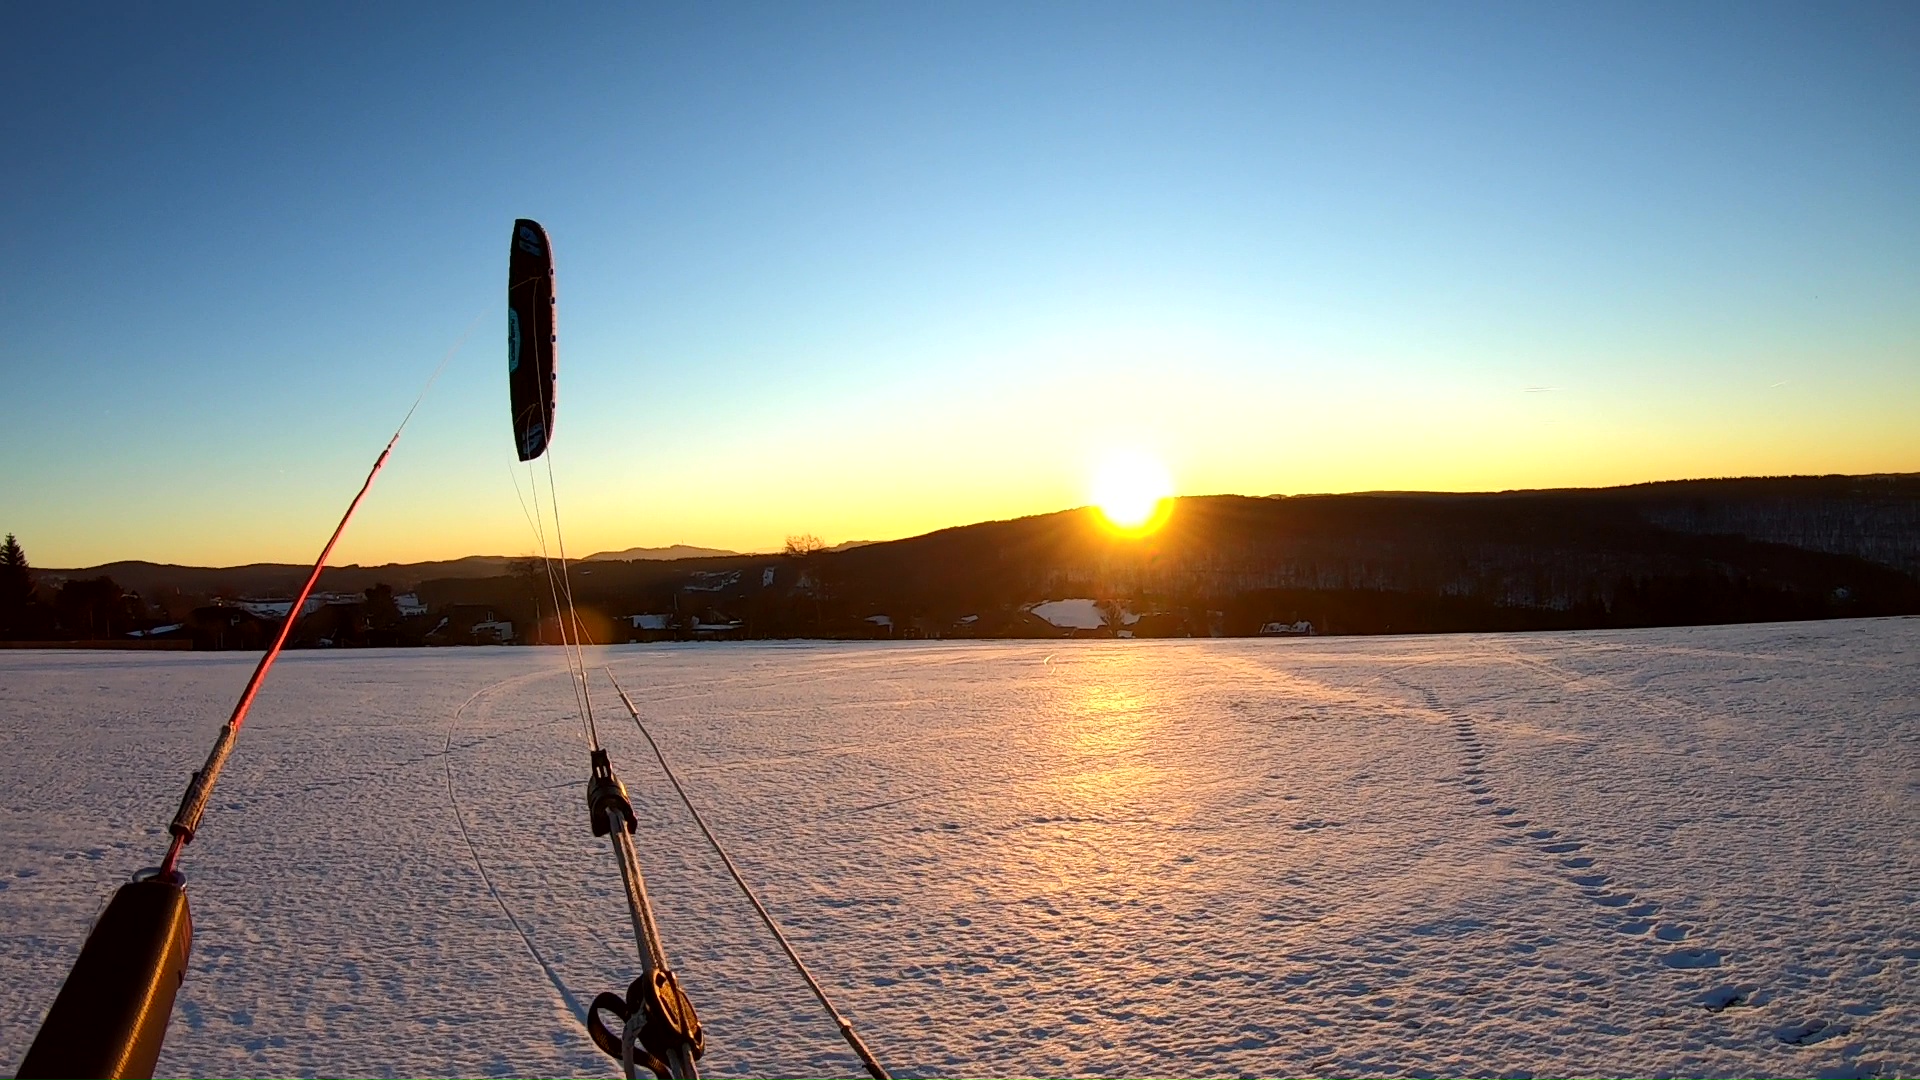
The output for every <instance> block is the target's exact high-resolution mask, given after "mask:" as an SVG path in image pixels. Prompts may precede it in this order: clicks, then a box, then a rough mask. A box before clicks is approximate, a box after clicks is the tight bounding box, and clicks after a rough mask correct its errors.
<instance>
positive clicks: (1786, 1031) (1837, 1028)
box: [1773, 1020, 1853, 1046]
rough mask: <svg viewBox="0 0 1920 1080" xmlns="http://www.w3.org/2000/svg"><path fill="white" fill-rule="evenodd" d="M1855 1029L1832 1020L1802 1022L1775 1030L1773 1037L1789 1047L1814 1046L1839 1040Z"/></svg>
mask: <svg viewBox="0 0 1920 1080" xmlns="http://www.w3.org/2000/svg"><path fill="white" fill-rule="evenodd" d="M1852 1030H1853V1029H1852V1028H1850V1027H1848V1026H1847V1025H1845V1024H1836V1023H1833V1022H1832V1021H1830V1020H1801V1021H1799V1022H1798V1023H1793V1024H1787V1025H1784V1026H1782V1027H1777V1028H1774V1029H1773V1037H1774V1038H1776V1039H1779V1040H1780V1041H1781V1042H1783V1043H1786V1044H1788V1045H1789V1046H1812V1045H1813V1044H1814V1043H1821V1042H1826V1041H1827V1040H1828V1039H1834V1038H1838V1037H1840V1036H1842V1035H1845V1034H1847V1033H1848V1032H1849V1031H1852Z"/></svg>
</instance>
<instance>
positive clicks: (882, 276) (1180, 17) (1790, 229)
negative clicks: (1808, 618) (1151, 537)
mask: <svg viewBox="0 0 1920 1080" xmlns="http://www.w3.org/2000/svg"><path fill="white" fill-rule="evenodd" d="M0 31H3V32H4V36H5V39H6V40H7V41H8V50H7V51H8V60H7V63H6V65H5V66H4V68H0V86H3V87H4V91H5V100H6V101H7V102H8V103H9V107H8V108H7V110H6V112H5V115H4V118H3V119H0V135H4V140H5V145H6V146H7V147H8V151H7V153H6V154H5V155H4V157H0V189H3V190H4V195H5V198H4V200H0V215H4V221H3V223H4V229H0V254H3V256H4V265H5V266H6V268H7V269H6V287H5V289H4V290H0V319H4V322H5V325H6V328H7V329H6V333H5V334H4V335H0V369H3V373H4V379H5V382H4V385H5V386H6V393H5V396H4V406H0V409H3V410H4V413H3V414H0V415H3V416H4V424H0V454H4V459H5V469H4V471H3V472H0V530H5V531H13V532H17V533H19V534H20V536H21V539H22V541H23V543H24V544H25V545H26V547H27V551H28V554H29V556H30V557H31V558H32V559H33V560H34V562H35V563H36V564H38V565H43V566H59V565H81V564H86V563H94V562H100V561H106V560H108V559H115V558H150V559H158V560H167V561H184V562H198V563H233V562H244V561H254V560H288V561H297V560H301V559H308V558H311V557H312V554H313V553H314V551H315V550H316V549H317V547H318V545H319V543H320V541H321V540H322V539H323V538H324V536H325V533H326V531H327V530H328V529H329V528H330V527H331V524H332V521H333V519H334V518H335V517H336V516H337V515H338V513H339V511H340V509H341V508H343V507H344V505H345V502H346V500H347V498H348V497H349V496H350V495H351V494H352V492H353V490H354V489H355V488H356V487H357V486H358V483H359V480H360V477H361V475H362V473H363V472H364V470H365V468H366V466H367V465H368V464H370V463H371V460H372V458H373V457H374V455H375V454H376V453H377V452H378V450H379V448H380V446H381V444H382V443H383V442H384V440H385V437H386V435H387V434H388V432H390V431H391V429H392V426H393V425H394V424H395V423H396V422H397V420H398V418H399V415H400V414H401V413H402V412H404V410H405V408H406V406H407V404H408V403H409V402H410V401H411V400H412V399H413V396H414V394H415V393H416V391H417V390H418V389H419V386H420V384H421V382H422V381H423V380H424V379H425V378H426V376H427V374H428V373H429V372H430V371H431V370H432V369H433V367H434V365H435V364H436V363H437V362H438V361H439V358H440V356H441V355H442V354H443V353H444V352H445V351H446V350H447V349H448V348H449V347H450V346H452V345H453V344H454V343H455V341H456V340H457V339H459V338H460V337H461V335H462V334H463V332H465V331H467V330H468V328H469V327H472V328H473V331H472V336H471V338H470V339H469V340H468V341H467V343H466V346H465V347H464V348H463V349H462V351H461V352H460V353H459V354H458V355H457V356H456V357H455V359H454V361H453V363H452V365H451V366H450V368H449V369H448V373H447V375H446V376H445V377H444V379H443V380H442V382H441V383H440V384H439V386H438V387H437V388H436V389H435V390H434V392H433V395H432V396H431V397H429V399H428V400H427V402H426V404H425V405H424V406H423V408H422V411H421V414H420V415H419V417H418V418H417V419H416V421H415V423H414V426H413V428H411V429H410V430H409V433H408V436H407V438H406V439H405V440H403V442H402V444H401V447H400V450H399V451H398V453H397V454H396V457H395V461H394V464H393V465H392V466H391V468H390V471H389V473H388V475H387V476H386V477H384V478H383V479H382V481H381V484H380V486H379V487H378V488H376V491H375V494H374V495H373V496H372V497H371V499H370V500H369V503H368V505H367V508H366V510H365V511H363V514H364V520H363V521H362V522H361V523H360V524H359V525H358V526H357V531H356V532H354V533H353V534H352V536H351V539H350V543H349V544H348V545H347V548H346V549H345V550H344V551H343V552H342V558H344V559H346V560H358V561H363V562H365V561H385V560H388V559H415V558H424V557H438V556H454V555H459V554H467V553H482V552H485V553H514V552H519V551H525V550H528V549H529V548H530V546H531V545H532V539H531V537H530V534H529V530H528V526H527V523H526V521H525V519H524V517H523V515H522V511H521V509H520V507H519V505H518V504H517V502H516V498H515V489H514V486H513V483H512V480H511V479H510V477H511V476H512V473H511V472H510V470H509V465H508V463H509V462H511V461H512V460H513V455H512V448H511V444H510V439H509V435H508V430H507V424H506V408H505V403H504V392H505V389H504V384H505V379H504V369H505V364H504V362H503V361H504V355H503V354H504V347H503V342H504V336H505V335H504V327H503V324H504V311H503V307H504V304H503V299H504V280H503V279H504V275H505V272H506V271H505V264H506V248H507V238H508V231H509V227H510V225H511V223H512V220H513V219H514V218H515V217H516V216H530V217H535V218H538V219H539V220H541V221H542V222H544V223H545V224H546V226H547V227H548V229H549V231H550V232H551V233H552V235H553V238H554V246H555V250H556V254H557V257H558V260H559V273H560V329H561V342H562V345H561V349H562V354H561V355H562V359H561V365H562V372H561V391H560V418H559V422H558V425H557V433H556V434H557V440H556V453H557V461H556V469H557V474H558V476H559V484H560V493H561V500H562V506H563V511H564V512H565V513H566V515H567V525H568V541H569V547H570V549H571V550H573V552H574V553H575V554H579V553H582V552H585V551H588V550H594V549H600V548H613V547H626V546H630V545H636V544H648V545H654V544H669V543H675V542H685V543H692V544H705V545H710V546H724V547H734V548H763V549H764V548H766V547H769V546H777V545H778V543H779V542H780V540H781V538H782V537H783V536H785V535H786V534H788V533H793V532H802V531H806V532H812V533H816V534H818V535H821V536H823V537H825V538H826V539H828V540H829V541H837V540H843V539H854V538H885V537H889V536H899V535H906V534H910V533H914V532H919V531H924V530H926V529H930V528H936V527H940V526H944V525H948V524H958V523H963V522H966V521H973V520H979V519H983V518H991V517H1006V516H1013V515H1016V514H1023V513H1034V512H1042V511H1047V510H1052V509H1058V508H1062V507H1066V506H1071V505H1076V504H1078V503H1080V502H1083V501H1085V498H1084V491H1085V482H1086V477H1087V476H1088V474H1089V471H1090V469H1091V468H1092V464H1093V463H1094V462H1097V461H1098V460H1099V459H1100V458H1101V456H1102V455H1103V454H1106V453H1109V452H1110V451H1112V450H1113V449H1114V448H1115V447H1133V448H1136V449H1137V448H1141V447H1144V448H1146V449H1147V450H1148V451H1149V452H1151V453H1153V454H1155V455H1158V456H1159V457H1160V458H1162V459H1163V460H1164V461H1165V462H1166V463H1167V465H1168V467H1169V468H1170V470H1171V471H1172V473H1173V475H1174V476H1175V478H1176V482H1177V484H1178V487H1179V489H1180V490H1181V491H1183V492H1186V493H1195V494H1198V493H1206V492H1215V491H1236V492H1243V493H1250V494H1266V493H1271V492H1301V491H1330V490H1364V489H1382V488H1443V489H1456V490H1471V489H1487V488H1505V487H1521V486H1526V487H1538V486H1558V485H1586V484H1602V483H1617V482H1628V481H1636V480H1647V479H1662V478H1672V477H1681V476H1699V475H1734V474H1754V473H1774V474H1777V473H1788V472H1829V471H1846V472H1865V471H1893V470H1900V471H1910V470H1920V419H1916V418H1920V5H1915V4H1913V3H1893V4H1875V5H1847V4H1829V5H1772V4H1756V3H1738V4H1707V3H1690V4H1684V5H1671V4H1651V5H1642V6H1636V5H1629V4H1618V3H1606V4H1595V5H1590V6H1586V7H1577V6H1572V5H1566V4H1514V5H1502V6H1492V5H1464V4H1458V5H1456V4H1441V5H1435V4H1411V3H1410V4H1388V5H1362V4H1344V3H1343V4H1325V5H1287V4H1277V3H1264V4H1244V5H1243V4H1198V5H1193V4H1156V5H1128V4H1114V3H1100V4H1088V5H1070V4H1042V5H1005V6H994V5H986V4H976V3H968V4H952V5H925V4H848V3H835V4H830V5H828V4H820V5H802V4H767V5H751V6H750V5H697V6H686V7H669V6H665V5H656V4H648V5H638V4H633V5H617V6H615V5H605V6H595V5H553V6H544V7H529V6H527V5H524V4H519V5H513V6H506V5H479V4H459V5H447V6H444V7H438V8H436V7H432V6H429V5H424V4H400V5H395V4H382V5H366V6H351V5H345V4H328V5H312V6H309V7H305V8H298V7H292V6H286V5H245V6H233V7H213V6H205V5H186V6H174V5H132V4H126V5H100V6H79V5H26V4H13V5H9V6H7V7H6V8H4V9H3V15H0ZM543 479H544V474H543ZM520 483H521V486H522V487H524V486H525V484H526V478H525V475H524V473H522V474H521V479H520Z"/></svg>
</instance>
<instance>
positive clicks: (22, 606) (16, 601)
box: [0, 533, 33, 638]
mask: <svg viewBox="0 0 1920 1080" xmlns="http://www.w3.org/2000/svg"><path fill="white" fill-rule="evenodd" d="M32 607H33V575H32V574H31V573H30V572H29V568H28V566H27V553H26V552H25V551H22V550H21V549H20V541H19V540H17V539H15V538H14V535H13V534H12V533H8V534H7V542H6V543H5V544H4V545H0V637H9V638H15V637H25V636H26V634H27V632H28V630H29V629H30V623H31V622H32V617H31V616H32V610H31V609H32Z"/></svg>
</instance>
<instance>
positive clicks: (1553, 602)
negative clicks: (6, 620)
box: [65, 474, 1920, 641]
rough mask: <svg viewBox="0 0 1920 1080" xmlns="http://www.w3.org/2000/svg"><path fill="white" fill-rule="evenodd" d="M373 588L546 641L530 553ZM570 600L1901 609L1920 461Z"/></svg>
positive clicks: (1081, 514) (864, 558)
mask: <svg viewBox="0 0 1920 1080" xmlns="http://www.w3.org/2000/svg"><path fill="white" fill-rule="evenodd" d="M136 567H137V568H139V569H138V572H137V573H136V572H135V571H134V570H133V569H131V568H136ZM65 573H68V574H111V575H112V576H114V577H115V579H116V580H117V581H119V582H120V583H121V584H123V585H126V586H129V587H132V588H135V589H140V590H143V591H147V590H164V589H178V590H181V591H182V592H185V593H189V594H201V595H206V596H209V597H211V596H229V597H231V596H239V595H248V596H263V595H267V596H270V595H275V594H279V595H286V594H287V593H288V592H290V591H291V590H292V589H293V588H296V587H297V585H298V582H299V579H300V577H301V576H302V575H301V568H299V567H283V566H261V567H236V568H226V569H219V570H209V569H198V568H184V567H159V566H153V565H152V564H116V565H115V566H112V567H101V568H92V569H90V570H88V571H78V572H73V571H69V572H65ZM376 582H378V583H382V584H386V585H391V586H393V587H394V588H396V589H417V591H418V594H419V599H420V601H421V602H423V603H424V604H425V605H427V606H429V607H430V608H431V609H432V613H431V615H430V616H424V617H423V621H422V626H423V627H425V626H435V625H438V626H442V627H444V626H446V625H448V624H447V623H445V622H444V621H443V613H446V612H452V613H453V614H454V619H453V622H452V624H451V625H452V626H454V627H455V628H458V627H459V626H460V625H462V624H461V622H460V615H459V612H460V611H463V610H464V611H466V612H467V619H468V621H469V622H471V621H475V620H483V619H484V620H494V619H496V617H497V621H500V622H506V621H511V622H512V623H513V625H514V627H515V628H516V629H515V630H514V631H513V633H512V635H511V639H512V640H521V641H525V640H541V639H543V638H544V637H547V636H551V635H550V634H549V633H548V631H549V630H551V629H552V626H551V624H552V611H551V606H552V605H551V603H550V602H548V601H547V597H548V595H549V592H548V588H547V585H546V581H545V578H544V575H542V574H540V573H539V571H538V567H537V564H533V563H529V562H527V561H525V560H518V561H516V560H509V559H505V558H478V557H476V558H470V559H464V560H456V561H452V562H447V563H438V564H415V565H411V566H387V567H346V568H341V569H339V570H330V571H329V572H328V574H327V575H326V577H325V578H323V580H322V588H328V589H336V590H359V589H365V588H367V587H368V586H370V585H372V584H374V583H376ZM223 589H224V590H225V591H219V590H223ZM574 593H575V596H576V598H577V600H578V601H579V603H580V604H581V606H582V608H583V611H584V612H585V613H586V615H587V617H588V619H589V624H590V625H591V626H593V627H594V628H595V629H594V635H593V636H594V637H595V639H596V640H616V641H618V640H625V639H626V638H627V637H629V636H652V637H660V636H668V637H675V636H680V637H685V636H737V637H813V636H819V637H849V636H943V637H947V636H965V635H975V636H1007V635H1011V636H1026V635H1051V634H1059V633H1066V632H1069V631H1068V629H1067V628H1065V627H1060V626H1055V625H1052V624H1050V623H1049V622H1047V621H1046V620H1044V619H1042V618H1040V617H1038V616H1036V615H1035V614H1034V613H1033V612H1032V610H1031V609H1032V608H1033V607H1034V606H1035V605H1037V604H1040V603H1043V602H1045V601H1048V600H1061V599H1069V598H1079V599H1084V600H1091V601H1094V602H1095V604H1097V605H1099V607H1100V610H1102V611H1104V612H1106V613H1107V618H1106V621H1105V624H1104V625H1102V626H1099V627H1085V626H1083V627H1081V628H1080V629H1079V631H1078V632H1081V633H1095V634H1101V633H1120V632H1125V633H1130V634H1133V635H1134V636H1153V635H1160V634H1179V635H1185V634H1193V635H1205V634H1251V633H1257V632H1260V630H1261V629H1262V628H1263V627H1268V628H1271V627H1272V626H1273V625H1274V624H1286V625H1287V626H1288V627H1293V626H1295V625H1297V624H1302V623H1309V624H1311V626H1312V629H1313V632H1315V633H1383V632H1392V633H1403V632H1430V631H1452V630H1520V629H1570V628H1582V627H1622V626H1649V625H1676V624H1688V623H1716V622H1743V621H1764V620H1776V619H1802V618H1831V617H1849V616H1869V615H1895V614H1916V613H1920V474H1902V475H1893V476H1829V477H1790V478H1765V479H1734V480H1691V481H1678V482H1671V483H1656V484H1640V485H1634V486H1629V487H1617V488H1600V489H1570V490H1555V491H1520V492H1501V493H1492V494H1435V493H1420V492H1376V493H1368V494H1355V495H1307V496H1292V497H1277V496H1276V497H1268V498H1253V497H1245V496H1234V495H1216V496H1202V497H1189V498H1183V499H1180V500H1178V501H1177V503H1176V505H1175V508H1174V510H1173V513H1172V516H1171V518H1170V519H1169V520H1168V522H1167V524H1166V526H1165V528H1163V529H1162V530H1160V531H1159V532H1157V533H1155V534H1153V535H1151V536H1149V537H1146V538H1144V539H1126V538H1122V537H1119V536H1116V535H1115V534H1114V533H1113V532H1112V531H1111V530H1109V529H1107V528H1105V527H1104V526H1103V525H1102V524H1101V523H1100V520H1099V518H1098V516H1097V514H1096V513H1095V512H1094V511H1092V510H1086V509H1082V510H1069V511H1062V512H1059V513H1053V514H1044V515H1039V516H1036V517H1029V518H1021V519H1017V520H1012V521H996V522H984V523H981V524H975V525H966V526H960V527H956V528H950V529H943V530H941V531H938V532H934V533H928V534H926V535H924V536H916V537H912V538H909V539H905V540H895V541H888V542H881V543H872V544H865V545H861V546H857V547H850V548H845V549H839V550H828V551H813V552H810V553H807V554H804V555H714V556H708V557H703V558H689V559H672V560H662V559H657V558H655V559H634V560H623V559H620V558H618V557H613V558H608V557H605V556H603V557H601V558H600V559H597V560H595V561H592V562H589V563H582V564H581V565H579V566H577V567H576V568H575V576H574ZM147 595H148V596H152V595H153V592H151V591H148V592H147ZM1083 610H1084V608H1083ZM636 615H648V616H649V618H648V619H646V620H639V621H636V620H634V619H633V618H631V617H632V616H636ZM643 624H644V625H643ZM641 630H644V631H645V633H644V634H642V633H640V631H641ZM425 632H426V631H425V630H424V629H423V630H421V633H422V634H424V633H425ZM442 634H443V637H444V636H445V634H446V631H445V630H443V631H442ZM456 636H457V635H456ZM393 640H401V641H404V640H407V638H406V635H404V634H403V635H400V636H399V637H396V638H393Z"/></svg>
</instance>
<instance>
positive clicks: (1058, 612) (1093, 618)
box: [1027, 599, 1107, 630]
mask: <svg viewBox="0 0 1920 1080" xmlns="http://www.w3.org/2000/svg"><path fill="white" fill-rule="evenodd" d="M1027 610H1029V611H1031V612H1033V613H1034V614H1035V615H1038V616H1039V617H1040V618H1042V619H1045V620H1046V621H1048V622H1050V623H1052V624H1053V625H1055V626H1058V627H1061V628H1063V629H1069V628H1070V629H1074V630H1098V629H1100V628H1101V627H1103V626H1105V625H1107V618H1106V616H1105V615H1102V614H1100V605H1099V604H1096V603H1094V602H1093V601H1092V600H1087V599H1073V600H1049V601H1047V602H1046V603H1044V604H1035V605H1033V607H1031V608H1028V609H1027Z"/></svg>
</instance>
